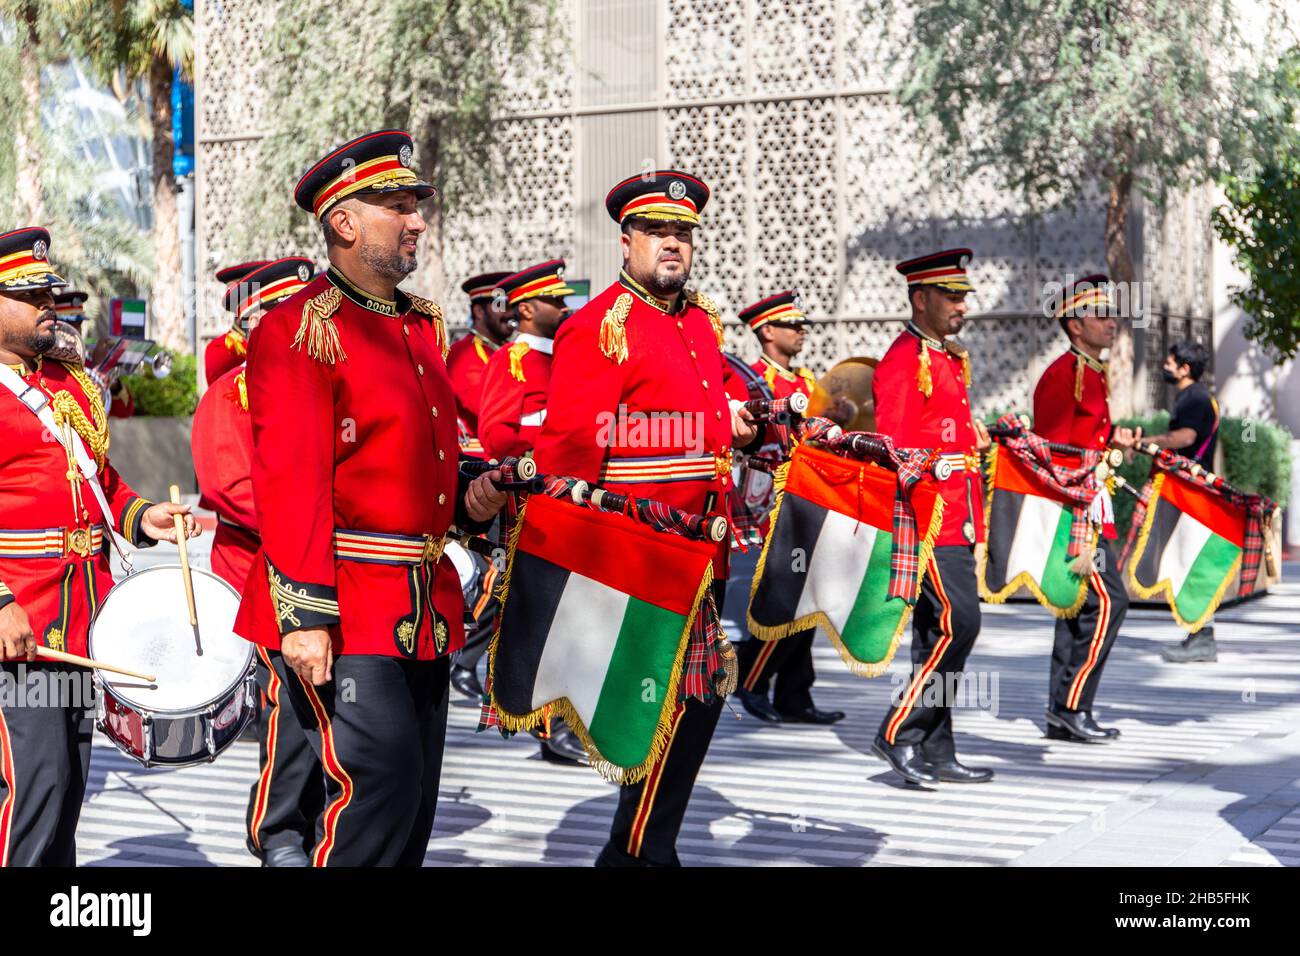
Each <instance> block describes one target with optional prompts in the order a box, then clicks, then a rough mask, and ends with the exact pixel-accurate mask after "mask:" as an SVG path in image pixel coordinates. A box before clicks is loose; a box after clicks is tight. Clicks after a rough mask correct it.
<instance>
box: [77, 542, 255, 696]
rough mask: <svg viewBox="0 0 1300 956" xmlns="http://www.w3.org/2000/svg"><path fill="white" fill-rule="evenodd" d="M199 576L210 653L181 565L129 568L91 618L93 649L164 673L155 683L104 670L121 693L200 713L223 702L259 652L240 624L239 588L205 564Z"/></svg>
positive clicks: (105, 657)
mask: <svg viewBox="0 0 1300 956" xmlns="http://www.w3.org/2000/svg"><path fill="white" fill-rule="evenodd" d="M191 576H192V577H193V580H194V607H195V610H196V611H197V612H198V618H199V641H200V643H201V645H202V647H203V654H202V656H199V655H198V653H196V647H195V640H194V629H193V628H192V627H191V626H190V614H189V608H188V606H187V604H186V602H185V584H184V581H183V580H182V577H181V569H180V567H179V566H170V567H158V568H149V569H148V570H146V571H137V572H136V573H134V574H132V575H130V576H128V577H127V578H126V579H125V580H124V581H122V582H120V583H119V584H117V585H116V586H115V587H114V588H113V589H112V590H111V591H109V592H108V596H107V597H105V598H104V603H103V604H101V605H100V606H99V611H98V612H97V613H96V614H95V619H94V620H93V621H92V622H91V625H90V635H89V645H90V656H91V657H93V658H95V659H96V660H99V661H103V662H104V663H105V664H116V665H117V666H119V667H125V668H128V669H130V670H133V671H139V672H140V673H143V674H152V675H153V676H154V677H156V678H157V684H156V685H155V686H153V687H150V686H149V685H147V684H145V683H144V682H143V681H140V680H138V679H137V678H134V677H123V676H121V675H119V674H110V673H108V672H106V671H99V672H98V673H99V676H100V678H101V679H102V680H103V682H104V683H105V684H106V685H107V686H109V687H111V688H112V689H113V692H114V693H115V694H116V695H117V696H118V697H119V698H121V699H122V700H124V701H126V702H127V703H130V704H134V705H136V706H137V707H140V708H142V709H144V710H147V711H150V712H152V713H192V712H194V711H198V710H202V709H203V708H205V707H208V706H209V705H211V704H214V703H216V702H218V701H219V700H221V699H222V698H223V697H224V696H226V694H227V693H228V692H229V691H230V690H231V689H232V688H233V687H234V686H235V685H236V684H238V683H239V681H240V680H241V679H242V678H243V677H244V675H245V674H246V673H248V667H249V665H250V664H251V663H252V660H253V645H252V644H250V643H249V642H248V641H246V640H244V639H243V638H242V637H240V636H239V635H237V634H236V633H235V631H234V627H235V612H236V611H238V610H239V595H238V594H237V593H236V592H235V589H234V588H232V587H231V586H230V585H229V584H227V583H226V582H225V581H223V580H222V579H221V578H219V577H217V576H216V575H215V574H210V573H208V572H207V571H201V570H199V569H198V568H192V569H191Z"/></svg>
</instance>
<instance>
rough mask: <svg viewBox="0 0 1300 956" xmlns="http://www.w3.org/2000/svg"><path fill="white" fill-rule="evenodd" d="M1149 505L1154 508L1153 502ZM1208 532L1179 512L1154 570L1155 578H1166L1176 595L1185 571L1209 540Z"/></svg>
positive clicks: (1201, 525) (1207, 529)
mask: <svg viewBox="0 0 1300 956" xmlns="http://www.w3.org/2000/svg"><path fill="white" fill-rule="evenodd" d="M1151 507H1153V508H1154V507H1155V504H1154V503H1153V504H1152V506H1151ZM1210 534H1211V532H1210V529H1209V528H1207V527H1206V526H1205V525H1203V524H1201V523H1200V522H1199V521H1197V520H1196V519H1195V518H1193V517H1192V516H1191V515H1189V514H1188V513H1187V512H1186V511H1184V512H1183V513H1182V514H1180V515H1179V516H1178V522H1177V524H1175V525H1174V530H1173V533H1172V534H1170V535H1169V543H1168V544H1166V545H1165V550H1164V552H1163V553H1162V554H1161V555H1160V569H1159V570H1158V571H1157V572H1156V580H1157V581H1163V580H1165V579H1166V578H1168V579H1169V586H1170V587H1171V588H1172V589H1173V593H1174V594H1175V595H1177V594H1178V592H1179V591H1181V590H1182V588H1183V581H1185V580H1186V579H1187V572H1188V571H1190V570H1191V569H1192V565H1193V564H1195V563H1196V559H1197V558H1198V557H1199V556H1200V554H1201V549H1202V548H1204V547H1205V543H1206V542H1207V541H1209V540H1210Z"/></svg>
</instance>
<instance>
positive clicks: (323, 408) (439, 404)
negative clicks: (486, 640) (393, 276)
mask: <svg viewBox="0 0 1300 956" xmlns="http://www.w3.org/2000/svg"><path fill="white" fill-rule="evenodd" d="M445 342H446V333H445V331H444V329H443V325H442V315H441V312H440V310H439V309H438V307H437V306H436V305H434V304H433V303H432V302H428V301H427V300H424V299H418V298H415V297H411V296H407V295H406V294H404V293H402V292H400V291H399V292H398V293H397V298H396V300H395V301H389V300H386V299H380V298H378V297H376V296H372V295H370V294H368V293H366V292H365V291H363V290H361V289H359V288H358V287H356V286H354V285H353V284H352V283H351V282H350V281H349V280H348V279H347V277H345V276H344V275H342V274H341V273H340V272H339V271H338V270H337V269H335V268H332V267H331V268H330V269H329V270H327V271H326V272H325V273H323V274H322V275H320V276H318V277H317V278H316V279H314V280H313V281H312V282H310V283H309V284H308V285H307V286H306V288H304V289H302V290H301V291H300V292H298V293H296V294H295V295H293V296H290V297H289V298H287V299H285V300H284V301H282V302H281V303H279V304H277V305H276V306H275V308H273V309H272V310H271V311H270V312H268V313H267V314H266V315H265V316H263V318H262V320H261V322H260V323H259V324H258V330H257V348H256V350H254V352H253V353H252V355H251V356H250V361H249V365H248V374H247V383H248V407H249V412H250V415H251V419H252V426H253V467H252V475H253V500H254V502H255V504H256V510H257V529H258V530H259V531H260V532H261V535H262V550H261V552H260V553H259V557H258V559H257V560H256V561H255V562H254V565H253V569H252V571H251V572H250V573H249V577H248V580H247V582H246V584H245V587H244V597H243V601H242V603H241V605H240V608H239V615H238V617H237V618H236V621H235V630H236V632H237V633H239V634H241V635H243V636H244V637H246V638H248V639H249V640H251V641H254V642H256V643H258V644H261V645H263V646H266V647H270V648H279V646H280V639H281V637H282V635H284V634H287V633H289V632H290V631H294V630H298V629H301V628H307V627H328V628H329V629H330V633H331V635H332V637H333V642H334V652H335V654H378V655H384V656H389V657H403V658H408V659H419V660H429V659H432V658H435V657H439V656H442V655H445V654H447V653H449V652H451V651H454V650H457V649H458V648H459V647H460V646H461V645H462V644H463V643H464V628H463V625H462V615H463V602H462V598H461V589H460V578H459V576H458V575H457V573H456V569H455V567H454V566H453V564H452V563H451V559H450V558H449V557H446V556H440V559H439V560H438V562H437V564H436V565H432V564H431V563H430V561H428V560H419V556H420V554H421V548H422V542H427V548H425V550H424V554H425V555H426V556H427V557H429V558H431V557H432V556H433V555H434V554H439V553H440V552H439V549H438V547H437V542H439V541H440V540H441V538H442V536H443V535H445V534H446V533H447V530H448V528H449V527H450V525H451V524H452V521H453V520H454V517H455V514H456V508H457V504H458V501H459V499H460V496H459V494H458V492H457V483H458V482H457V458H458V455H457V444H456V399H455V396H454V395H453V394H452V388H451V379H450V378H448V376H447V367H446V364H445V362H444V349H445V348H446V346H445ZM336 531H337V532H338V533H339V534H340V535H341V536H342V537H341V538H340V539H339V543H338V552H339V553H337V554H336V544H335V532H336ZM412 550H414V555H415V558H416V561H415V563H402V561H401V558H403V557H406V558H410V557H411V553H412Z"/></svg>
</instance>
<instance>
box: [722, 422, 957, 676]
mask: <svg viewBox="0 0 1300 956" xmlns="http://www.w3.org/2000/svg"><path fill="white" fill-rule="evenodd" d="M783 470H784V469H783ZM784 471H785V473H784V474H780V473H778V475H777V477H776V480H777V497H776V506H775V507H774V508H773V509H772V516H771V527H770V528H769V529H768V534H767V539H766V540H765V541H764V542H763V552H762V554H761V555H760V556H759V559H758V569H757V570H756V571H755V573H754V583H753V586H752V590H751V592H750V601H749V615H748V617H749V629H750V631H751V632H752V633H753V634H754V636H755V637H758V638H759V639H761V640H765V641H772V640H780V639H781V638H783V637H787V636H789V635H790V634H795V633H797V632H799V631H804V630H807V629H808V628H810V627H816V626H820V627H821V628H822V629H823V630H824V631H825V632H826V633H827V635H828V636H829V637H830V639H831V641H832V643H834V644H835V647H836V648H837V649H838V650H839V652H840V656H841V657H842V658H843V659H844V662H845V663H846V664H848V665H849V669H850V670H852V671H853V672H854V673H855V674H859V675H862V676H864V677H875V676H877V675H878V674H881V673H883V672H884V671H885V669H886V668H888V667H889V662H890V660H891V658H893V656H894V651H895V649H896V648H897V647H898V642H899V639H900V638H901V637H902V634H903V629H904V627H905V626H906V625H907V622H908V620H909V619H910V618H911V615H912V606H911V605H910V604H909V603H908V602H907V601H906V600H904V599H903V598H901V597H895V598H891V597H889V579H890V573H891V570H890V565H891V556H892V554H893V547H894V534H893V522H894V502H895V497H896V495H897V492H898V476H897V475H896V474H895V473H894V472H893V471H891V470H889V469H887V468H882V467H881V466H880V465H877V464H874V463H871V462H864V461H858V460H854V459H849V458H844V457H842V456H840V455H836V454H833V453H831V452H828V451H823V450H821V449H818V448H813V447H811V446H809V445H801V446H800V447H799V448H797V449H796V450H795V453H794V455H793V456H792V457H791V460H790V464H789V465H788V470H784ZM911 501H912V505H913V508H914V509H915V511H916V523H917V529H918V531H917V534H918V536H919V537H920V542H919V545H920V546H919V553H918V561H919V568H918V572H917V587H918V589H919V587H920V581H921V575H922V574H924V570H925V566H926V564H927V563H928V558H929V555H930V552H931V549H932V548H933V544H934V539H935V537H936V535H938V533H939V525H940V522H941V521H942V514H943V503H942V501H941V499H940V498H939V497H938V495H937V493H936V490H935V486H934V483H933V482H930V481H922V482H918V483H917V484H916V486H915V487H914V489H913V492H912V496H911Z"/></svg>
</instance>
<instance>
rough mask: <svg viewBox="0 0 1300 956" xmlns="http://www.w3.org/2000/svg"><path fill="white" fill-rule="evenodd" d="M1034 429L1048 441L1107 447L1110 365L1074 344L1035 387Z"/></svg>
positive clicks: (1109, 431) (1108, 438) (1048, 369)
mask: <svg viewBox="0 0 1300 956" xmlns="http://www.w3.org/2000/svg"><path fill="white" fill-rule="evenodd" d="M1034 432H1035V433H1036V434H1038V435H1041V436H1042V437H1043V438H1046V439H1047V440H1048V441H1054V442H1060V443H1061V444H1064V445H1077V446H1078V447H1080V448H1098V449H1100V448H1105V447H1106V442H1108V441H1110V433H1111V421H1110V386H1109V385H1108V383H1107V381H1106V366H1105V365H1103V364H1102V363H1101V362H1098V361H1097V360H1096V359H1094V358H1091V357H1089V356H1087V355H1084V354H1083V353H1082V352H1080V351H1079V350H1078V349H1075V348H1074V347H1071V348H1070V350H1069V351H1068V352H1066V353H1065V354H1064V355H1062V356H1061V357H1059V358H1058V359H1057V360H1056V361H1055V362H1053V363H1052V364H1051V365H1049V366H1047V370H1046V371H1045V372H1043V376H1042V378H1040V379H1039V380H1038V384H1037V385H1036V386H1035V387H1034Z"/></svg>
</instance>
